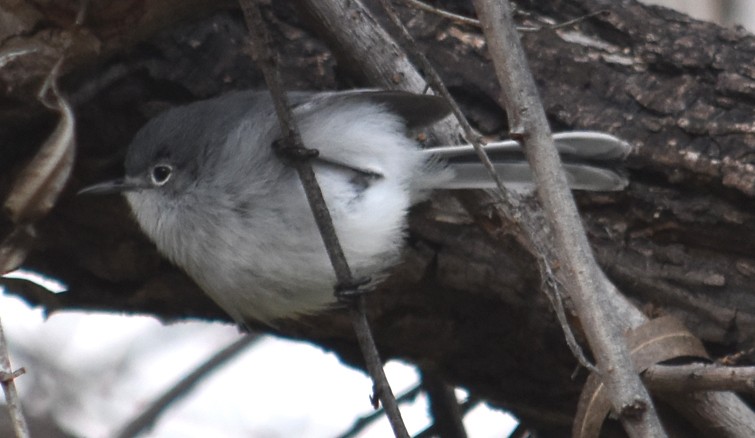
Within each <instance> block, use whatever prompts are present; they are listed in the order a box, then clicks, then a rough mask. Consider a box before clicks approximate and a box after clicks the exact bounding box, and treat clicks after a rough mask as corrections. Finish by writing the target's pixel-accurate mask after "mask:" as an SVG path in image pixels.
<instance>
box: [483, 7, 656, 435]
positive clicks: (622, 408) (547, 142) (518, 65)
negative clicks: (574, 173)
mask: <svg viewBox="0 0 755 438" xmlns="http://www.w3.org/2000/svg"><path fill="white" fill-rule="evenodd" d="M473 3H474V5H475V8H476V9H477V12H478V16H479V17H480V21H481V23H482V25H483V32H484V34H485V36H486V40H487V42H488V47H489V53H490V56H491V58H492V60H493V65H494V67H495V71H496V75H497V76H498V81H499V83H500V84H501V88H502V90H503V94H504V99H505V101H506V106H507V108H506V109H507V114H508V115H509V121H510V123H509V126H510V127H511V133H512V136H513V137H515V138H516V139H517V140H519V141H521V142H522V143H524V147H525V153H526V155H527V159H528V160H529V162H530V166H531V167H532V168H533V173H534V176H535V181H536V182H537V192H538V195H539V197H540V199H541V201H542V203H543V208H544V211H545V215H546V218H547V219H548V222H549V225H550V227H551V229H552V230H553V231H554V237H555V242H554V244H555V245H557V252H558V254H559V255H560V257H561V262H562V264H563V269H565V270H566V272H567V274H568V275H567V276H566V278H567V279H568V281H569V282H570V284H568V285H567V286H568V289H569V291H570V294H571V296H572V298H573V301H574V304H575V306H576V308H577V312H578V314H579V316H580V319H581V320H582V323H583V327H584V329H585V333H586V335H587V339H588V341H589V344H590V346H591V347H592V350H593V352H594V355H595V357H596V359H597V362H598V367H599V369H600V371H601V376H602V378H603V379H604V382H605V384H606V386H607V387H608V388H609V389H610V393H611V395H610V398H611V400H612V404H613V407H614V410H615V412H616V413H617V414H618V415H619V416H620V418H621V421H622V424H623V425H624V428H625V430H626V431H627V432H628V433H629V435H630V436H632V437H664V436H666V434H665V432H664V430H663V427H662V426H661V423H660V420H659V418H658V415H657V413H656V412H655V407H654V405H653V402H652V400H651V399H650V395H649V394H648V392H647V390H646V389H645V387H644V386H643V384H642V382H641V380H640V378H639V376H638V375H637V374H636V373H634V367H633V365H632V361H631V358H630V355H629V351H628V348H627V346H626V343H625V342H624V339H623V333H622V332H621V325H620V323H618V322H616V321H612V320H613V318H612V317H611V315H612V313H613V306H612V304H611V303H610V302H609V301H608V300H607V299H606V298H605V297H604V296H603V295H602V294H600V293H599V291H600V290H601V289H602V288H603V287H604V284H605V278H604V277H603V275H602V273H601V271H600V269H599V268H598V265H597V263H596V262H595V259H594V257H593V255H592V252H591V250H590V246H589V243H588V241H587V237H586V235H585V233H584V230H583V228H582V225H581V220H580V218H579V213H578V212H577V207H576V205H575V202H574V198H573V197H572V196H571V193H569V191H568V184H567V181H566V176H565V175H564V173H563V170H562V169H561V166H560V159H559V157H558V153H557V152H556V149H555V147H554V146H553V140H552V137H551V133H550V129H549V127H548V122H547V120H546V117H545V111H544V110H543V106H542V104H541V103H540V99H539V97H538V95H537V89H536V87H535V82H534V79H533V78H532V74H531V73H530V72H529V70H528V68H527V62H526V60H525V56H524V50H523V49H522V46H521V43H520V41H519V36H518V34H517V32H516V30H515V28H514V24H513V20H512V15H511V6H510V4H509V2H508V1H501V0H473Z"/></svg>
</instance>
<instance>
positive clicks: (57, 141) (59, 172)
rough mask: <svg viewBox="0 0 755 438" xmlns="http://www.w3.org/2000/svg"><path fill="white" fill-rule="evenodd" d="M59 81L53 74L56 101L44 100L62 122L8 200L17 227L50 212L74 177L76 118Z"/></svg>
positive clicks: (53, 92) (52, 86)
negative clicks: (56, 112) (60, 87)
mask: <svg viewBox="0 0 755 438" xmlns="http://www.w3.org/2000/svg"><path fill="white" fill-rule="evenodd" d="M55 79H56V78H55V77H54V75H53V74H51V78H50V80H51V81H52V85H50V86H49V91H50V95H51V97H52V99H51V100H52V101H51V102H47V101H46V100H45V98H44V97H41V99H42V100H43V103H45V105H47V106H49V107H50V108H53V109H55V110H57V111H58V112H59V113H60V121H59V122H58V125H57V126H56V128H55V131H53V133H52V134H51V135H50V137H49V138H48V139H47V140H46V141H45V144H44V145H43V146H42V147H41V148H40V150H39V152H37V155H35V156H34V158H32V160H31V161H30V162H29V164H27V165H26V168H24V170H23V171H22V172H21V174H20V175H19V176H18V178H16V181H15V183H14V185H13V188H12V190H11V192H10V194H9V195H8V198H7V199H6V201H5V210H6V212H7V214H8V216H9V217H10V218H11V220H12V221H13V222H14V223H16V224H22V223H31V222H34V221H35V220H37V219H39V218H41V217H42V216H44V215H45V214H46V213H47V212H48V211H50V209H51V208H52V206H53V205H54V204H55V201H56V200H57V199H58V196H59V195H60V192H61V191H62V190H63V187H64V186H65V183H66V181H67V180H68V177H69V176H70V174H71V168H72V166H73V158H74V136H75V135H74V133H75V130H74V121H75V119H74V115H73V111H72V110H71V106H70V105H69V103H68V101H66V99H65V98H64V97H63V96H61V95H60V94H59V93H58V90H57V87H56V86H55V84H54V82H55ZM45 91H46V89H45V88H43V92H45ZM41 94H42V93H41Z"/></svg>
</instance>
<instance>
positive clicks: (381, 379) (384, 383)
mask: <svg viewBox="0 0 755 438" xmlns="http://www.w3.org/2000/svg"><path fill="white" fill-rule="evenodd" d="M258 1H259V0H257V1H252V0H240V1H239V4H240V5H241V8H242V10H243V12H244V19H245V20H246V24H247V27H248V29H249V33H250V36H251V42H252V46H253V49H254V52H255V56H256V57H257V62H258V64H259V66H260V68H261V69H262V72H263V75H264V77H265V82H266V83H267V85H268V88H269V89H270V92H271V94H272V97H273V101H274V102H275V109H276V113H277V115H278V118H279V121H280V124H281V130H282V132H283V138H282V141H283V142H284V145H283V147H284V149H285V150H288V153H289V154H296V155H299V157H301V158H302V159H295V160H293V161H294V162H293V165H294V166H295V168H296V170H297V173H298V174H299V178H300V179H301V182H302V186H303V187H304V191H305V194H306V196H307V200H308V202H309V206H310V208H311V209H312V214H313V215H314V218H315V222H316V223H317V227H318V229H319V231H320V234H321V237H322V239H323V242H324V244H325V247H326V249H327V252H328V256H329V257H330V262H331V264H332V265H333V269H334V270H335V273H336V278H337V280H338V285H336V291H337V292H338V291H341V292H352V295H356V296H354V301H353V303H352V307H351V316H352V322H353V325H354V331H355V333H356V336H357V340H358V342H359V347H360V348H361V350H362V355H363V357H364V360H365V365H366V367H367V370H368V372H369V374H370V376H371V377H372V380H373V385H374V389H375V396H376V397H377V398H378V399H379V400H380V401H381V402H382V403H383V407H384V408H385V412H386V414H387V415H388V419H389V421H390V423H391V427H392V429H393V433H394V434H395V435H396V436H397V437H407V438H408V436H409V433H408V432H407V431H406V426H405V425H404V422H403V419H402V418H401V412H400V411H399V409H398V404H397V403H396V398H395V396H394V395H393V391H392V390H391V387H390V385H389V384H388V379H387V378H386V377H385V372H384V371H383V365H382V361H381V360H380V355H379V353H378V351H377V346H376V345H375V342H374V339H373V338H372V332H371V330H370V327H369V323H368V321H367V314H366V311H365V305H364V296H363V295H362V294H360V293H359V292H358V290H357V289H358V281H355V280H354V277H353V276H352V274H351V269H350V268H349V265H348V262H347V260H346V257H345V255H344V253H343V249H342V248H341V245H340V243H339V241H338V237H337V235H336V232H335V228H334V227H333V221H332V220H331V217H330V212H329V211H328V208H327V206H326V204H325V200H324V199H323V196H322V192H321V190H320V187H319V185H318V184H317V180H316V179H315V174H314V171H313V170H312V166H311V164H310V162H309V161H308V160H307V159H306V158H307V157H314V156H315V155H316V153H317V152H316V151H311V150H308V149H306V148H305V147H304V145H303V144H302V140H301V137H300V135H299V133H298V131H297V130H296V126H295V123H294V119H293V114H292V113H291V109H290V108H289V106H288V103H287V99H286V94H285V91H284V89H283V85H282V81H281V79H280V75H279V72H278V69H277V66H278V62H277V59H276V56H275V55H274V53H273V52H272V50H270V47H271V44H270V42H271V38H270V35H269V33H268V31H267V27H266V23H265V21H264V20H263V18H262V13H261V11H260V9H259V4H258Z"/></svg>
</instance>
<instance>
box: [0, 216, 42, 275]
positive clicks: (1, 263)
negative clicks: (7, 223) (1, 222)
mask: <svg viewBox="0 0 755 438" xmlns="http://www.w3.org/2000/svg"><path fill="white" fill-rule="evenodd" d="M33 241H34V228H32V226H31V225H25V226H19V227H16V228H15V229H14V230H13V231H11V233H10V234H9V235H8V237H6V238H5V240H3V242H2V244H0V275H4V274H7V273H8V272H11V271H15V270H16V269H18V267H19V266H21V263H23V262H24V260H25V259H26V255H27V254H28V253H29V249H31V244H32V242H33Z"/></svg>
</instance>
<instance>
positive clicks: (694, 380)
mask: <svg viewBox="0 0 755 438" xmlns="http://www.w3.org/2000/svg"><path fill="white" fill-rule="evenodd" d="M642 380H644V381H645V383H646V384H647V385H648V386H649V387H650V388H651V389H652V390H653V391H661V392H674V393H682V392H692V391H738V392H749V393H750V394H753V393H755V367H727V366H722V365H718V364H702V363H701V364H689V365H653V366H651V367H650V368H648V369H647V370H645V371H644V372H643V373H642Z"/></svg>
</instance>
